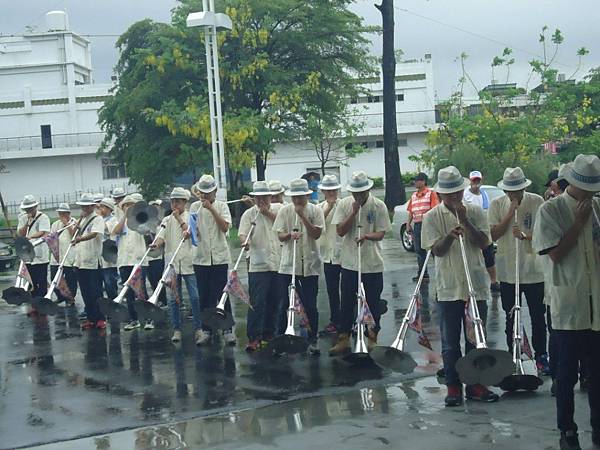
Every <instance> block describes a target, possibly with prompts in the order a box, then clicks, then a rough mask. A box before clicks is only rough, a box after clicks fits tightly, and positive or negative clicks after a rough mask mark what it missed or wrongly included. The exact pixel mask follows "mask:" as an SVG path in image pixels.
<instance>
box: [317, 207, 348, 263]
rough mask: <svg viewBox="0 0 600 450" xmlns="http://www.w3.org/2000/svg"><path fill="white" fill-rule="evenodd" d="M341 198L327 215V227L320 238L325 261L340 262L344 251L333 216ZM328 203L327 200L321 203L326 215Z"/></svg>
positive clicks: (322, 256)
mask: <svg viewBox="0 0 600 450" xmlns="http://www.w3.org/2000/svg"><path fill="white" fill-rule="evenodd" d="M339 202H340V199H339V198H338V199H337V200H336V201H335V203H334V205H333V207H332V208H331V211H329V214H328V215H327V217H325V229H324V230H323V233H322V234H321V237H320V238H319V245H320V246H321V258H323V262H324V263H330V264H339V263H340V255H341V253H342V238H341V237H340V236H339V235H338V234H337V230H336V228H337V227H336V225H334V224H333V223H332V221H333V216H334V215H335V211H336V209H337V207H338V204H339ZM327 205H328V203H327V202H326V201H324V202H321V203H319V205H318V206H319V208H321V209H322V210H323V216H324V215H325V209H327Z"/></svg>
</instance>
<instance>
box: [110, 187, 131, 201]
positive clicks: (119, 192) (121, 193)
mask: <svg viewBox="0 0 600 450" xmlns="http://www.w3.org/2000/svg"><path fill="white" fill-rule="evenodd" d="M126 195H127V193H126V192H125V189H123V188H121V187H116V188H114V189H113V190H112V195H111V196H112V198H122V197H125V196H126Z"/></svg>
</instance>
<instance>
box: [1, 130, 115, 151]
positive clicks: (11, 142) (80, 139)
mask: <svg viewBox="0 0 600 450" xmlns="http://www.w3.org/2000/svg"><path fill="white" fill-rule="evenodd" d="M104 136H105V134H104V133H103V132H101V131H98V132H93V133H71V134H53V135H51V136H49V139H47V138H45V137H44V139H42V137H41V136H23V137H9V138H0V153H4V152H21V151H31V150H39V151H42V150H43V151H44V152H47V153H49V154H50V153H52V152H53V151H55V150H57V149H66V148H74V147H94V148H96V149H97V148H98V147H99V146H100V144H101V143H102V141H103V139H104ZM42 144H43V145H42ZM48 156H50V155H48Z"/></svg>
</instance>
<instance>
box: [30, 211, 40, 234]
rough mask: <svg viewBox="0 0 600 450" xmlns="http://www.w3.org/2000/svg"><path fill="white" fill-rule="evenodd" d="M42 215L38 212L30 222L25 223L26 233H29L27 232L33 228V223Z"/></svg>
mask: <svg viewBox="0 0 600 450" xmlns="http://www.w3.org/2000/svg"><path fill="white" fill-rule="evenodd" d="M40 217H42V213H41V212H38V213H37V216H35V217H34V218H33V220H32V221H31V223H30V224H29V225H27V234H29V232H30V231H31V229H32V228H33V225H35V223H36V222H37V220H38V219H39V218H40Z"/></svg>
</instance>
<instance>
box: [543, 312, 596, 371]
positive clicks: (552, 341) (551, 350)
mask: <svg viewBox="0 0 600 450" xmlns="http://www.w3.org/2000/svg"><path fill="white" fill-rule="evenodd" d="M546 323H547V324H548V334H550V337H549V338H548V356H549V357H550V373H551V375H552V378H553V379H555V378H556V374H557V373H558V343H557V342H556V334H555V333H554V330H553V329H552V314H550V306H546ZM588 359H589V358H588V357H587V356H586V355H585V354H583V353H582V354H581V355H580V357H579V380H580V381H582V380H585V379H586V378H587V377H588V372H589V370H588V367H589V366H590V363H589V361H588Z"/></svg>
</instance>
